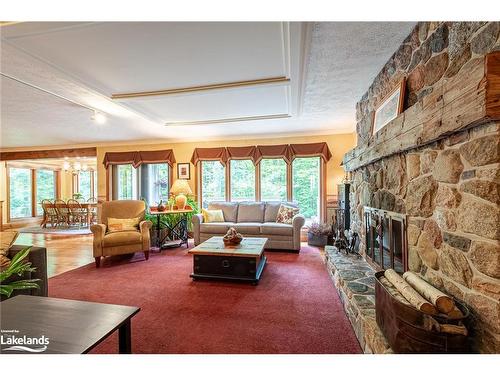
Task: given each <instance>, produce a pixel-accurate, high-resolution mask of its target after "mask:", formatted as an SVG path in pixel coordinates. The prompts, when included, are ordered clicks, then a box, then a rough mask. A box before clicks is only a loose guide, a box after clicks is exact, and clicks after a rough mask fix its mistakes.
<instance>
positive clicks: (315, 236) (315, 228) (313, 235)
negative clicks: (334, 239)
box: [307, 222, 332, 247]
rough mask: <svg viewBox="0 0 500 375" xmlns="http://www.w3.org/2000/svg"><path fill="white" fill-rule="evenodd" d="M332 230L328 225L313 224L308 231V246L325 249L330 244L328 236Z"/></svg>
mask: <svg viewBox="0 0 500 375" xmlns="http://www.w3.org/2000/svg"><path fill="white" fill-rule="evenodd" d="M331 232H332V229H331V228H330V226H329V225H327V224H320V223H318V222H313V223H312V224H311V225H310V226H309V229H308V231H307V244H308V245H310V246H317V247H323V246H325V245H326V244H327V242H328V236H329V235H330V234H331Z"/></svg>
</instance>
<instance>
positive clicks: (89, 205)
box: [40, 202, 97, 228]
mask: <svg viewBox="0 0 500 375" xmlns="http://www.w3.org/2000/svg"><path fill="white" fill-rule="evenodd" d="M44 206H45V208H55V209H58V208H59V209H60V208H65V207H67V208H69V209H70V210H71V209H76V208H83V209H85V211H86V218H85V219H86V223H87V226H90V220H91V219H92V209H94V208H97V203H86V202H82V203H80V204H79V205H77V204H76V203H49V204H45V205H44ZM47 222H48V217H47V214H46V211H45V210H44V211H43V219H42V223H41V224H40V226H41V227H42V228H46V227H47Z"/></svg>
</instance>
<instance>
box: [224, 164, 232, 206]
mask: <svg viewBox="0 0 500 375" xmlns="http://www.w3.org/2000/svg"><path fill="white" fill-rule="evenodd" d="M225 171H226V181H225V183H226V202H231V160H228V161H227V163H226V168H225Z"/></svg>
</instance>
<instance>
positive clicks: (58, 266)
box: [15, 233, 94, 277]
mask: <svg viewBox="0 0 500 375" xmlns="http://www.w3.org/2000/svg"><path fill="white" fill-rule="evenodd" d="M15 244H16V245H27V246H29V245H32V246H42V247H45V248H47V273H48V276H49V277H52V276H55V275H59V274H61V273H63V272H66V271H70V270H72V269H74V268H78V267H81V266H84V265H86V264H88V263H93V262H94V258H93V256H92V235H91V234H88V235H68V236H66V235H60V234H58V235H54V234H39V233H20V234H19V237H18V238H17V240H16V242H15Z"/></svg>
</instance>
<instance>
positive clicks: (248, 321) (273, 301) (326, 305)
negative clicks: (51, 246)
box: [49, 247, 361, 354]
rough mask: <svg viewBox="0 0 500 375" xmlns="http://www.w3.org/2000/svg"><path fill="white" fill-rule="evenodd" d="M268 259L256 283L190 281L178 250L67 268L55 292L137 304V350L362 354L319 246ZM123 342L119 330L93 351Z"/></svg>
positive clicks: (52, 286)
mask: <svg viewBox="0 0 500 375" xmlns="http://www.w3.org/2000/svg"><path fill="white" fill-rule="evenodd" d="M267 258H268V263H267V265H266V268H265V270H264V273H263V276H262V279H261V281H260V284H259V285H258V286H252V285H248V284H237V283H228V282H215V281H214V282H212V281H208V282H207V281H191V278H190V277H189V274H190V272H191V269H192V259H191V255H188V254H187V250H185V249H182V250H179V249H177V250H166V251H163V252H162V253H161V254H158V253H153V254H152V255H151V256H150V258H149V260H148V261H144V260H143V257H142V254H140V255H136V256H135V257H134V258H132V259H121V260H109V259H108V260H107V261H106V262H105V264H104V266H103V267H101V268H100V269H96V268H95V266H94V265H93V264H90V265H87V266H84V267H81V268H78V269H76V270H73V271H69V272H66V273H64V274H61V275H58V276H55V277H53V278H51V279H50V280H49V295H50V296H51V297H59V298H69V299H77V300H85V301H93V302H104V303H114V304H122V305H133V306H139V307H140V308H141V311H140V312H139V314H137V315H136V316H135V317H134V318H133V319H132V350H133V352H134V353H270V354H273V353H276V354H277V353H360V352H361V351H360V347H359V344H358V342H357V340H356V337H355V335H354V332H353V330H352V328H351V325H350V324H349V321H348V319H347V317H346V315H345V314H344V310H343V308H342V304H341V302H340V300H339V297H338V295H337V292H336V291H335V289H334V286H333V284H332V282H331V280H330V278H329V276H328V273H327V271H326V268H325V266H324V264H323V261H322V259H321V255H320V254H319V251H318V250H317V249H315V248H308V247H303V250H302V251H301V253H300V254H293V253H278V252H267ZM117 348H118V336H117V333H114V334H113V335H112V336H111V337H109V338H108V339H106V340H105V341H103V342H102V343H101V344H100V345H99V346H97V347H96V348H95V349H94V350H93V351H92V352H93V353H117Z"/></svg>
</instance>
